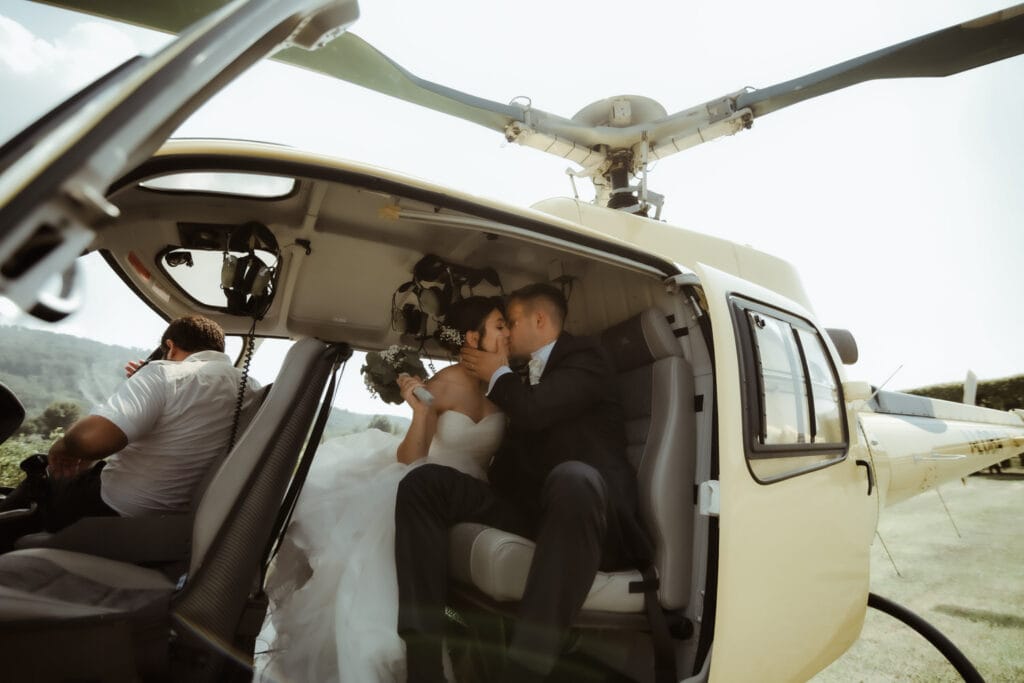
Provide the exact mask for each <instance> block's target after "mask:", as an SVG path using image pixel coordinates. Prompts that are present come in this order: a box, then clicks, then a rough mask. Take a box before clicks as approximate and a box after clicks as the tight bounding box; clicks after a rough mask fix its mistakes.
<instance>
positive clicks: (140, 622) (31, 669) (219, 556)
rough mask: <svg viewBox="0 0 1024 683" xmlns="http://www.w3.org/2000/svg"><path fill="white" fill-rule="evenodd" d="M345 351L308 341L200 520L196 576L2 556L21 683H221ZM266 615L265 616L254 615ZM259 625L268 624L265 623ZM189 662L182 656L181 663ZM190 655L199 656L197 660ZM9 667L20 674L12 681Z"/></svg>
mask: <svg viewBox="0 0 1024 683" xmlns="http://www.w3.org/2000/svg"><path fill="white" fill-rule="evenodd" d="M347 352H348V347H346V346H344V345H327V344H324V343H323V342H320V341H317V340H315V339H302V340H300V341H298V342H296V343H295V344H294V345H293V346H292V348H291V349H290V350H289V352H288V355H287V356H286V358H285V361H284V364H283V365H282V367H281V370H280V372H279V375H278V379H277V381H276V382H275V383H274V385H273V388H272V389H271V391H270V392H269V394H268V395H267V398H266V400H265V401H264V403H263V405H262V406H261V407H260V408H259V411H258V412H257V414H256V416H255V417H254V419H253V420H252V422H251V424H250V425H249V426H248V428H247V429H246V430H245V431H244V432H243V433H242V434H241V436H240V437H239V438H238V441H237V443H236V444H235V447H234V448H233V449H232V450H231V452H230V453H229V454H228V455H227V457H225V458H224V460H223V461H222V462H221V464H220V466H219V467H218V469H217V471H216V473H215V474H214V476H213V477H212V479H211V480H210V481H209V484H208V486H207V487H206V490H205V492H204V493H203V495H202V499H201V501H200V503H199V505H198V507H197V509H196V513H195V519H194V524H193V529H192V539H191V558H190V560H189V566H188V572H187V574H186V575H184V576H183V577H182V578H181V580H180V581H178V582H175V581H173V580H171V579H170V578H168V577H167V576H166V575H165V574H164V573H162V572H160V571H157V570H156V569H151V568H145V567H140V566H137V565H134V564H129V563H125V562H119V561H116V560H112V559H109V558H104V557H98V556H94V555H88V554H84V553H78V552H72V551H67V550H60V549H55V548H32V549H25V550H15V551H13V552H10V553H7V554H5V555H2V556H0V658H2V659H3V660H4V661H5V663H6V664H5V667H4V668H5V674H7V675H14V678H15V679H17V680H66V679H68V678H72V679H74V680H137V679H138V678H139V677H142V678H150V677H155V678H158V679H164V678H167V677H168V676H169V671H170V664H169V662H170V661H171V659H169V657H168V652H169V647H170V643H171V641H172V637H171V634H172V622H173V624H174V631H175V632H176V633H177V638H176V640H175V643H176V646H177V650H176V652H177V656H176V657H175V658H174V659H175V660H176V661H179V662H181V661H183V662H191V663H192V664H193V665H194V667H192V666H184V667H183V668H181V669H175V671H174V672H173V674H174V675H173V678H175V679H178V680H199V679H200V678H202V677H207V678H211V677H216V676H217V675H218V673H217V666H216V665H214V666H208V665H207V664H208V663H209V662H207V663H204V662H203V659H204V657H206V659H208V660H209V661H216V660H215V659H213V658H209V657H208V655H209V653H210V652H211V651H212V649H213V648H219V649H222V650H223V649H224V648H227V649H229V650H230V649H231V648H232V647H233V646H234V647H239V646H240V653H239V657H240V658H241V659H242V660H243V661H244V660H245V659H247V658H249V657H251V645H249V650H248V651H246V644H245V643H241V644H236V642H235V641H236V633H237V632H238V630H239V624H240V622H241V621H242V619H243V613H244V612H245V610H246V607H247V602H248V600H249V597H250V594H251V593H252V592H253V589H254V587H255V585H256V583H257V580H258V578H259V571H260V564H261V561H262V559H263V554H264V549H265V548H266V547H267V544H268V541H269V539H270V534H271V531H272V528H273V526H274V521H275V518H276V517H277V515H278V511H279V508H280V507H281V502H282V499H283V497H284V494H285V490H286V489H287V487H288V484H289V482H290V480H291V477H292V475H293V473H294V470H295V464H296V461H297V460H298V457H299V455H300V453H301V450H302V446H303V442H304V440H305V438H306V436H307V434H308V433H309V430H310V426H311V425H312V422H313V419H314V417H315V415H316V411H317V408H318V406H319V404H320V401H321V396H322V394H323V389H324V386H325V384H326V381H327V379H328V377H329V376H330V374H331V369H332V368H333V367H334V366H335V363H336V362H337V361H338V360H339V358H342V357H344V354H346V353H347ZM257 611H260V612H262V610H257ZM253 618H257V619H258V620H259V621H262V614H260V615H259V616H258V617H256V616H254V617H253ZM183 653H184V654H185V655H186V656H182V655H183ZM188 653H197V654H198V656H195V657H190V656H187V655H188ZM11 666H13V667H14V671H13V672H12V670H11Z"/></svg>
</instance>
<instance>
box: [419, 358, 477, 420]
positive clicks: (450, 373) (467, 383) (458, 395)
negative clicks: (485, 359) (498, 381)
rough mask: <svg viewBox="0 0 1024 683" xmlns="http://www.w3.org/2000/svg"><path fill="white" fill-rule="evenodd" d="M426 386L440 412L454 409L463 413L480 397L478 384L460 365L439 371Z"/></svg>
mask: <svg viewBox="0 0 1024 683" xmlns="http://www.w3.org/2000/svg"><path fill="white" fill-rule="evenodd" d="M427 386H428V387H429V388H430V391H431V393H433V394H434V397H435V398H436V399H437V402H438V406H437V407H438V409H439V410H442V411H443V410H451V409H455V410H460V411H463V412H465V410H466V408H467V407H468V406H471V405H473V404H474V402H476V401H479V397H480V383H479V382H478V381H477V379H476V378H475V377H473V376H472V375H471V374H469V372H467V371H466V370H465V369H464V368H463V367H462V366H460V365H449V366H448V367H446V368H443V369H441V370H439V371H438V372H437V373H436V374H435V375H434V376H433V377H431V378H430V381H429V382H427Z"/></svg>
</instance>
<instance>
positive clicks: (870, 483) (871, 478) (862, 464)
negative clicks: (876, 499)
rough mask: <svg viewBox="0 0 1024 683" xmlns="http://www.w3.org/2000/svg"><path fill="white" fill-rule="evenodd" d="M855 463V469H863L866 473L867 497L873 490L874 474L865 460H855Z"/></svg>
mask: <svg viewBox="0 0 1024 683" xmlns="http://www.w3.org/2000/svg"><path fill="white" fill-rule="evenodd" d="M856 463H857V467H863V468H864V469H866V470H867V471H868V495H869V496H870V495H871V491H872V489H874V488H875V472H874V470H873V469H872V468H871V463H870V462H868V461H867V460H857V461H856Z"/></svg>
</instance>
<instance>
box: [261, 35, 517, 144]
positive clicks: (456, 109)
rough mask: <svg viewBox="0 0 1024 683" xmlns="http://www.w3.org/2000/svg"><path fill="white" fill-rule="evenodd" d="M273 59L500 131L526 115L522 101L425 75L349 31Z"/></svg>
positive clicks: (289, 49) (286, 51) (291, 49)
mask: <svg viewBox="0 0 1024 683" xmlns="http://www.w3.org/2000/svg"><path fill="white" fill-rule="evenodd" d="M274 59H276V60H280V61H282V62H288V63H290V64H295V65H296V66H301V67H304V68H307V69H310V70H312V71H316V72H319V73H322V74H326V75H329V76H333V77H335V78H340V79H342V80H345V81H348V82H350V83H354V84H355V85H360V86H362V87H364V88H368V89H370V90H375V91H377V92H379V93H382V94H384V95H390V96H391V97H395V98H398V99H400V100H405V101H406V102H411V103H413V104H418V105H420V106H423V107H427V108H428V109H434V110H435V111H439V112H441V113H444V114H449V115H451V116H456V117H458V118H461V119H465V120H467V121H471V122H472V123H476V124H479V125H481V126H484V127H485V128H490V129H492V130H496V131H499V132H502V133H504V132H505V128H506V126H508V124H509V123H511V122H512V121H519V120H522V118H523V111H524V107H522V106H519V105H516V104H501V103H500V102H493V101H491V100H486V99H484V98H482V97H476V96H474V95H470V94H468V93H464V92H462V91H460V90H455V89H453V88H449V87H447V86H444V85H440V84H439V83H433V82H431V81H428V80H425V79H422V78H420V77H418V76H416V75H414V74H412V73H410V72H409V71H407V70H406V69H404V68H403V67H402V66H400V65H399V64H396V63H395V62H394V61H392V60H391V59H390V58H388V57H387V56H386V55H384V54H383V53H381V52H380V51H378V50H377V49H376V48H374V47H373V46H372V45H370V44H369V43H367V42H366V41H365V40H363V39H362V38H360V37H359V36H357V35H355V34H353V33H351V32H349V33H345V34H343V35H342V36H340V37H338V38H336V39H335V40H333V41H331V42H330V43H328V44H327V45H325V46H324V47H322V48H321V49H319V50H317V51H315V52H310V51H307V50H300V49H296V48H288V49H286V50H282V51H281V52H278V53H277V54H275V55H274Z"/></svg>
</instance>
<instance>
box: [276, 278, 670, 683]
mask: <svg viewBox="0 0 1024 683" xmlns="http://www.w3.org/2000/svg"><path fill="white" fill-rule="evenodd" d="M566 317H567V306H566V301H565V298H564V297H563V295H562V293H561V291H559V290H558V289H556V288H554V287H552V286H550V285H546V284H535V285H529V286H527V287H524V288H522V289H520V290H517V291H516V292H514V293H512V294H511V295H510V296H509V297H508V298H507V309H506V308H505V306H504V305H503V303H502V302H501V300H499V299H496V298H489V297H469V298H467V299H465V300H462V301H459V302H457V303H455V304H453V306H452V307H451V310H450V311H449V313H448V315H447V316H446V320H445V323H446V326H447V327H448V328H453V329H455V330H457V331H458V332H459V333H460V334H459V335H446V336H447V337H448V343H449V344H450V350H452V351H458V352H459V354H460V362H459V363H457V364H454V365H452V366H450V367H448V368H445V369H443V370H441V371H440V372H438V373H437V374H436V375H435V376H434V377H432V378H431V379H430V380H429V381H428V382H427V383H426V386H427V388H428V389H429V391H430V392H431V393H432V394H433V395H434V401H433V402H432V403H431V404H430V405H427V404H425V403H423V402H422V401H420V400H419V399H418V398H417V397H416V396H415V395H414V394H413V390H414V389H415V388H416V387H417V386H420V385H421V384H422V382H421V381H420V380H418V379H416V378H412V377H403V378H402V379H401V381H400V384H401V388H402V395H403V397H404V398H405V399H406V401H407V402H408V403H409V404H410V406H411V407H412V409H413V419H412V423H411V424H410V427H409V429H408V431H407V433H406V434H405V435H404V437H402V439H401V442H400V443H398V444H397V446H396V444H395V440H396V438H397V437H393V436H391V435H387V434H384V433H383V432H378V431H376V430H368V431H366V432H363V433H360V434H354V435H349V436H347V437H339V438H338V439H332V440H331V441H328V442H326V443H324V444H323V445H322V446H321V447H320V449H319V451H318V454H317V458H316V460H315V461H314V464H313V468H312V470H311V472H310V476H309V478H308V479H307V483H306V486H305V488H304V490H303V493H302V496H301V497H300V499H299V504H298V507H297V509H296V511H295V515H294V517H293V522H292V526H291V527H290V528H289V532H288V534H287V535H286V537H285V544H284V546H283V548H282V550H281V552H280V553H279V555H278V559H277V561H276V566H275V569H274V571H273V573H272V574H271V576H270V577H269V578H268V585H267V593H268V595H269V597H270V599H271V609H270V616H269V617H268V620H267V624H266V625H265V628H264V633H263V636H262V638H263V640H264V642H267V643H269V644H270V647H269V648H268V655H269V656H268V657H266V658H265V659H264V660H263V662H262V666H263V667H265V671H266V672H268V673H269V674H271V675H272V676H281V677H286V678H289V679H292V680H308V681H327V680H340V681H360V682H363V681H405V680H408V681H409V682H410V683H417V682H420V681H425V682H435V681H445V680H451V678H452V672H451V670H450V667H449V666H447V660H446V657H445V656H444V653H443V650H444V643H443V635H444V630H445V620H446V617H445V605H446V601H447V597H448V596H447V590H448V581H449V578H448V557H449V541H448V534H449V530H450V529H451V527H453V526H454V525H456V524H459V523H461V522H476V523H480V524H484V525H487V526H491V527H496V528H498V529H502V530H505V531H509V532H512V533H515V534H518V535H521V536H524V537H526V538H529V539H533V540H534V541H535V542H536V550H535V553H534V557H533V562H532V565H531V566H530V571H529V575H528V578H527V582H526V587H525V591H524V593H523V597H522V600H521V602H520V604H519V608H518V614H517V619H516V622H515V625H514V627H513V631H512V637H511V643H510V645H509V650H508V653H507V657H506V663H505V670H504V671H503V672H502V675H501V679H502V680H507V681H528V680H537V681H540V680H544V679H545V677H546V676H547V675H548V673H550V671H551V669H552V668H553V667H554V665H555V663H556V662H557V658H558V655H559V652H560V649H561V647H562V645H563V642H564V640H565V636H566V634H567V632H568V629H569V627H570V625H571V624H572V621H573V619H574V617H575V616H576V614H577V613H578V612H579V610H580V608H581V606H582V605H583V602H584V600H585V598H586V596H587V593H588V592H589V590H590V587H591V585H592V583H593V580H594V576H595V575H596V573H597V571H598V570H599V569H600V570H614V569H621V568H632V567H635V566H637V565H638V564H641V563H644V562H645V561H647V560H648V559H649V553H650V550H649V546H648V542H647V539H646V537H645V536H644V534H643V532H642V530H641V528H640V525H639V522H638V520H637V513H636V508H637V504H636V495H637V494H636V482H635V474H634V472H633V470H632V468H631V467H630V465H629V463H628V461H627V459H626V454H625V444H626V436H625V428H624V422H623V417H622V410H621V406H620V404H619V399H618V395H617V391H616V387H615V382H614V375H613V373H612V370H611V367H610V366H609V364H608V363H607V361H606V360H605V358H604V355H603V353H602V351H601V349H600V347H599V346H598V345H597V343H596V342H595V341H592V340H590V339H586V338H580V337H574V336H572V335H570V334H568V333H567V332H565V331H564V330H563V327H564V323H565V320H566ZM510 358H514V359H519V360H528V363H527V367H528V376H527V377H523V376H520V375H519V374H517V373H516V372H514V371H513V370H512V368H511V366H510V363H509V359H510ZM256 680H260V677H259V674H258V675H257V679H256Z"/></svg>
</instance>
